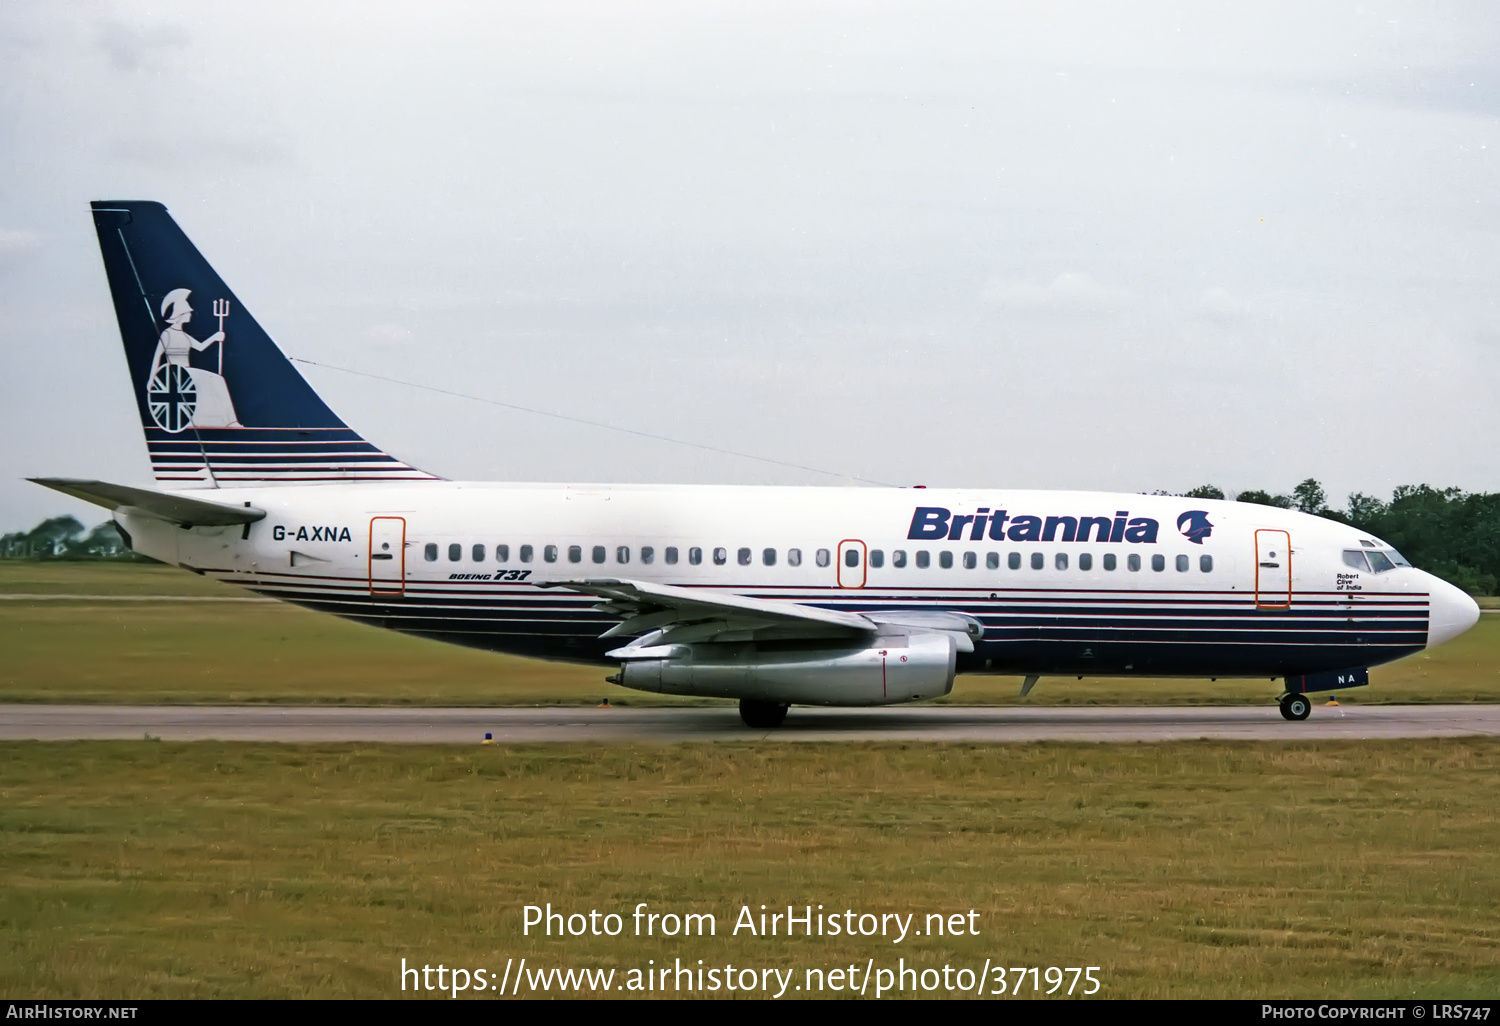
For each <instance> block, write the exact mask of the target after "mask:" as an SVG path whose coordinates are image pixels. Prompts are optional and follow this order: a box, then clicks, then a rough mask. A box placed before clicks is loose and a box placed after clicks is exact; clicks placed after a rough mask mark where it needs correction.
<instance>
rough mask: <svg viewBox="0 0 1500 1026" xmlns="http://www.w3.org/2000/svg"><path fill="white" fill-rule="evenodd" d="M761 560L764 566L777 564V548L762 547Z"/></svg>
mask: <svg viewBox="0 0 1500 1026" xmlns="http://www.w3.org/2000/svg"><path fill="white" fill-rule="evenodd" d="M760 561H761V563H762V564H763V565H764V566H775V565H776V550H775V549H762V550H761V553H760Z"/></svg>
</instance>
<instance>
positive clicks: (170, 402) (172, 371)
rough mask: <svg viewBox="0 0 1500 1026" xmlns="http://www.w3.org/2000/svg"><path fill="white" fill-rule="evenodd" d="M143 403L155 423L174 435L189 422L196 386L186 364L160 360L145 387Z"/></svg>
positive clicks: (191, 416)
mask: <svg viewBox="0 0 1500 1026" xmlns="http://www.w3.org/2000/svg"><path fill="white" fill-rule="evenodd" d="M146 405H147V406H148V407H149V408H150V410H151V419H152V420H154V421H156V424H157V426H158V427H160V428H162V429H163V430H164V431H170V432H171V433H172V434H174V435H175V434H177V432H179V431H181V430H183V429H184V428H186V427H187V426H188V425H190V424H192V422H193V411H194V410H195V409H196V408H197V405H198V386H197V385H195V384H193V376H192V375H191V374H189V373H188V370H187V368H186V367H181V366H178V365H177V364H175V363H164V364H162V365H161V366H160V367H158V368H157V369H156V373H155V374H153V375H151V381H150V383H149V384H148V385H147V386H146Z"/></svg>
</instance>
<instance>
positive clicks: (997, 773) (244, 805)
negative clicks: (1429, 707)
mask: <svg viewBox="0 0 1500 1026" xmlns="http://www.w3.org/2000/svg"><path fill="white" fill-rule="evenodd" d="M1497 771H1500V742H1496V741H1493V740H1452V741H1388V742H1371V743H1355V742H1348V743H1346V742H1327V743H1311V742H1304V743H1278V744H1237V743H1208V742H1195V743H1179V744H1162V745H1071V744H1032V745H1012V746H988V747H984V746H964V745H913V746H906V745H861V744H841V745H741V744H718V745H684V746H674V747H665V746H662V747H619V748H605V749H601V748H597V747H586V746H546V747H532V748H525V747H522V748H498V747H497V748H478V747H476V748H475V749H472V750H468V751H455V750H453V749H452V748H451V747H440V748H418V747H408V746H389V747H369V746H290V745H265V746H257V745H222V744H208V743H200V744H162V743H150V742H129V743H126V742H112V743H67V744H44V743H8V744H3V745H0V781H3V784H0V869H3V873H4V878H5V880H6V886H5V887H4V888H3V889H0V922H3V924H4V929H3V930H0V951H3V953H4V957H3V958H0V989H3V990H4V992H5V993H8V994H13V995H26V996H28V997H86V996H101V997H102V996H115V997H281V996H292V997H299V996H317V997H388V996H398V995H399V994H400V990H399V979H398V972H397V970H398V968H399V965H400V960H401V959H402V958H403V957H405V958H406V959H408V961H409V962H410V961H416V962H418V963H419V964H421V963H430V964H433V965H436V964H437V963H438V962H443V963H444V964H445V965H447V966H450V967H451V966H467V967H474V968H485V969H488V970H492V971H498V970H500V969H502V968H503V966H504V963H505V960H506V959H507V958H517V959H519V958H520V957H522V956H525V957H527V958H528V959H530V960H531V964H532V965H533V966H535V967H542V966H567V967H585V966H588V967H614V968H616V969H617V970H620V971H622V972H623V971H624V970H626V969H628V968H631V967H636V966H644V965H645V964H646V960H647V959H656V960H657V965H661V964H662V961H663V960H665V961H666V962H668V963H670V962H671V960H672V959H674V958H682V959H683V961H684V962H688V961H691V962H693V963H696V960H697V959H700V958H701V959H704V960H705V963H706V964H708V965H715V964H723V963H725V962H733V963H736V964H737V965H742V966H760V967H766V966H777V967H781V968H783V969H786V968H792V969H795V970H796V972H797V974H798V975H797V977H796V979H797V981H798V982H801V981H802V980H803V979H804V977H803V976H802V973H803V972H804V971H805V970H806V969H807V968H817V967H823V968H829V967H833V966H838V965H841V964H842V965H847V964H849V963H851V962H855V963H858V964H860V965H864V964H865V961H866V959H870V958H873V959H875V960H876V961H877V963H889V964H891V965H894V964H895V961H896V959H897V958H898V957H904V958H905V959H906V960H907V964H908V965H912V964H914V963H915V964H916V965H917V966H918V967H939V968H940V967H941V966H942V965H943V964H944V963H945V962H946V963H951V964H954V965H965V966H973V967H975V968H977V967H978V966H979V965H980V964H982V963H983V961H984V960H985V959H986V958H991V957H993V958H994V959H996V960H997V961H999V962H1002V963H1005V964H1007V965H1040V966H1048V965H1098V966H1102V967H1103V970H1102V972H1101V973H1100V974H1099V975H1100V976H1101V978H1102V979H1103V980H1104V981H1105V989H1104V991H1103V994H1104V995H1106V996H1112V997H1252V996H1254V997H1260V996H1281V997H1298V998H1320V997H1330V998H1331V997H1411V996H1432V997H1437V996H1444V997H1475V998H1481V997H1486V996H1491V995H1493V994H1494V993H1495V991H1496V989H1497V987H1500V968H1497V966H1500V960H1497V955H1500V861H1497V860H1496V859H1495V858H1494V857H1493V853H1494V851H1495V850H1496V848H1497V846H1500V821H1497V819H1496V817H1495V816H1494V813H1493V793H1494V783H1493V782H1494V779H1495V776H1496V773H1497ZM549 901H550V902H551V903H552V904H553V905H554V906H556V907H558V908H560V909H562V910H564V911H581V912H585V913H587V912H588V911H589V910H590V909H599V910H601V911H602V912H603V911H614V912H620V913H625V914H628V912H629V911H630V909H632V908H633V907H634V906H635V904H636V903H637V902H642V901H644V902H648V903H650V907H651V908H652V909H653V910H656V911H662V912H665V911H676V912H679V913H681V912H687V911H694V912H711V913H714V914H715V916H716V917H717V925H718V931H717V935H716V936H714V937H705V938H701V939H699V938H693V939H691V940H665V939H661V938H652V939H645V938H642V939H636V938H634V937H630V936H628V935H627V936H622V937H619V938H613V939H610V938H594V937H576V938H568V939H565V940H560V939H558V938H552V939H550V940H549V939H546V938H542V937H537V936H531V937H529V938H528V937H523V936H522V934H521V908H522V906H523V905H525V904H531V903H546V902H549ZM762 903H764V904H766V905H769V906H773V907H774V906H777V905H781V906H784V905H786V904H788V903H790V904H793V905H797V906H802V905H806V904H812V905H814V906H816V905H818V904H823V905H824V906H825V907H826V908H828V909H838V910H842V909H845V908H848V909H853V910H856V911H857V912H859V911H868V912H876V913H883V912H899V913H906V912H914V913H917V914H918V921H921V919H922V917H923V916H925V915H926V914H927V913H931V912H966V911H967V910H969V909H971V908H972V909H975V910H976V911H977V912H978V913H979V916H978V924H979V929H980V935H979V936H977V937H948V938H938V937H920V938H918V937H913V938H909V939H908V940H907V941H905V942H904V943H903V944H901V945H893V944H891V943H890V942H889V941H882V940H879V939H869V938H857V939H854V940H850V939H848V938H845V937H838V938H833V937H822V938H817V937H814V938H801V937H798V938H796V939H793V940H787V939H785V938H778V939H764V938H752V937H748V936H746V935H744V934H743V933H742V934H741V935H740V936H739V937H734V936H731V935H730V930H731V928H732V925H733V923H734V920H735V917H736V915H737V913H738V912H739V909H740V907H741V906H742V905H750V906H751V908H752V909H753V910H755V911H756V912H757V913H758V911H759V906H760V905H761V904H762ZM628 930H629V928H628V927H627V934H628Z"/></svg>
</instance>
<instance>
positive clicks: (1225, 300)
mask: <svg viewBox="0 0 1500 1026" xmlns="http://www.w3.org/2000/svg"><path fill="white" fill-rule="evenodd" d="M1249 312H1250V304H1248V303H1246V302H1245V301H1244V300H1242V299H1237V298H1236V297H1235V296H1233V295H1231V294H1230V292H1229V290H1228V289H1221V288H1219V287H1218V286H1217V285H1215V286H1214V287H1213V288H1208V289H1204V290H1203V295H1201V296H1199V297H1198V314H1199V316H1201V317H1207V318H1209V319H1210V320H1215V321H1235V320H1239V319H1240V318H1241V317H1243V316H1245V315H1246V314H1247V313H1249Z"/></svg>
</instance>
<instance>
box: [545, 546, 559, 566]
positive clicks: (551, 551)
mask: <svg viewBox="0 0 1500 1026" xmlns="http://www.w3.org/2000/svg"><path fill="white" fill-rule="evenodd" d="M542 558H543V559H545V560H546V561H547V562H549V563H556V562H557V546H556V545H548V546H547V547H546V548H544V549H542Z"/></svg>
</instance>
